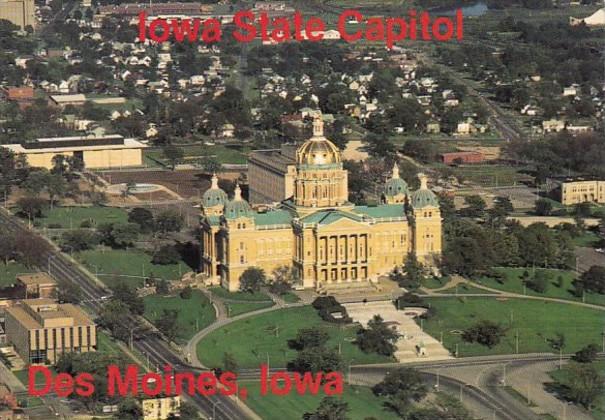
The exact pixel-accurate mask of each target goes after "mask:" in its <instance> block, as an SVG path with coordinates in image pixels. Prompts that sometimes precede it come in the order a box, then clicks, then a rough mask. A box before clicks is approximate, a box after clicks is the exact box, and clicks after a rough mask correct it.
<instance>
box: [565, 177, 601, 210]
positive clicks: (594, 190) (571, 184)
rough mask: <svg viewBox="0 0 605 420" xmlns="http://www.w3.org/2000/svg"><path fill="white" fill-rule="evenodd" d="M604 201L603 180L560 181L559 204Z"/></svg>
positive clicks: (569, 204) (567, 204) (568, 204)
mask: <svg viewBox="0 0 605 420" xmlns="http://www.w3.org/2000/svg"><path fill="white" fill-rule="evenodd" d="M579 203H600V204H603V203H605V181H599V180H594V181H585V180H578V181H568V182H563V183H561V204H564V205H566V206H571V205H574V204H579Z"/></svg>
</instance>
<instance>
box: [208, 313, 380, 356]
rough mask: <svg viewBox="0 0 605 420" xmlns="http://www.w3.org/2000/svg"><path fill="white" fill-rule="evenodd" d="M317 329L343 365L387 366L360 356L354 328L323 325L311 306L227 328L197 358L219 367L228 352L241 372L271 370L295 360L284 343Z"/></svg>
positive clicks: (216, 333)
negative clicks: (265, 367)
mask: <svg viewBox="0 0 605 420" xmlns="http://www.w3.org/2000/svg"><path fill="white" fill-rule="evenodd" d="M311 326H319V327H322V328H325V329H326V331H327V332H328V333H329V334H330V337H331V338H330V341H329V342H328V345H330V346H332V347H337V346H338V344H339V343H340V344H341V346H342V347H341V349H342V355H343V358H344V360H345V361H351V360H353V362H354V363H355V364H364V363H380V362H389V361H392V360H391V359H389V358H387V357H383V356H378V355H375V354H365V353H362V352H361V351H360V350H359V348H358V347H357V346H355V345H354V344H352V341H353V340H354V337H355V333H356V331H357V329H358V327H357V326H356V325H352V326H345V327H340V326H338V325H336V324H331V323H327V322H324V321H323V320H322V319H321V318H320V317H319V315H317V312H316V311H315V309H313V308H312V307H311V306H304V307H298V308H288V309H281V310H276V311H272V312H268V313H265V314H260V315H256V316H253V317H250V318H247V319H242V320H239V321H236V322H234V323H232V324H229V325H227V326H225V327H223V328H220V329H218V330H216V331H213V332H212V333H210V334H209V335H208V336H207V337H206V338H204V339H203V340H202V341H201V342H200V343H199V344H198V347H197V354H198V357H199V359H200V361H202V363H204V364H205V365H206V366H212V367H215V366H221V365H222V359H223V354H224V353H225V352H230V353H232V354H233V355H234V356H235V359H236V360H237V363H238V364H239V366H240V367H242V368H257V367H258V366H259V365H260V364H261V363H266V361H267V354H268V355H269V359H270V360H269V363H270V365H271V366H273V367H277V366H282V367H283V366H286V363H287V362H288V361H290V360H292V359H293V358H294V357H295V356H296V351H294V350H291V349H290V348H289V347H288V344H287V342H288V340H289V339H292V338H294V337H295V336H296V333H297V332H298V330H299V329H301V328H308V327H311Z"/></svg>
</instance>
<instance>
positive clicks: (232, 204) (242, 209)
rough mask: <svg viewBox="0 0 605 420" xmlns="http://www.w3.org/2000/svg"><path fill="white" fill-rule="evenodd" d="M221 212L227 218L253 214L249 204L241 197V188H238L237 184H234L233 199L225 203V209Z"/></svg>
mask: <svg viewBox="0 0 605 420" xmlns="http://www.w3.org/2000/svg"><path fill="white" fill-rule="evenodd" d="M223 214H224V215H225V217H226V218H227V219H237V218H239V217H253V216H254V211H252V208H251V207H250V204H248V202H247V201H246V200H244V199H243V198H242V190H241V189H240V188H239V185H236V186H235V195H234V196H233V200H229V201H228V202H227V204H225V211H224V212H223Z"/></svg>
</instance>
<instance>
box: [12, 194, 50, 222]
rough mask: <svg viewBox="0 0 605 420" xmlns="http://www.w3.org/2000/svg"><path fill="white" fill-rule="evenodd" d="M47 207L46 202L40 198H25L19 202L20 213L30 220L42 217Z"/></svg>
mask: <svg viewBox="0 0 605 420" xmlns="http://www.w3.org/2000/svg"><path fill="white" fill-rule="evenodd" d="M45 206H46V200H44V199H43V198H40V197H32V196H25V197H21V198H20V199H19V200H17V208H18V209H19V212H20V213H21V214H23V215H25V216H27V218H29V219H30V220H33V219H35V218H36V217H41V216H42V209H44V207H45Z"/></svg>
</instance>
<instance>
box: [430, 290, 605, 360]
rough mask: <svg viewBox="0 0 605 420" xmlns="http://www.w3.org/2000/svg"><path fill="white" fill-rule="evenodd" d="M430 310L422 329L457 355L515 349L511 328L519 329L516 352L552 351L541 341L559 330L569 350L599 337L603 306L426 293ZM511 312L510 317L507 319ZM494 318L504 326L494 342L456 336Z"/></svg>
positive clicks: (513, 332)
mask: <svg viewBox="0 0 605 420" xmlns="http://www.w3.org/2000/svg"><path fill="white" fill-rule="evenodd" d="M427 300H428V301H429V302H430V303H431V307H432V308H434V309H435V310H436V314H435V316H433V317H432V318H430V319H429V320H427V321H425V322H424V328H425V330H426V331H427V332H428V333H429V334H431V335H432V336H433V337H436V338H439V335H440V333H441V332H443V333H444V334H443V340H444V345H445V346H446V347H447V348H448V349H450V350H451V351H454V349H455V347H456V344H458V350H459V355H460V356H481V355H490V354H510V353H515V334H516V333H517V332H518V334H519V353H533V352H552V351H553V350H552V348H551V347H550V346H549V345H548V342H547V341H546V340H547V339H548V338H552V337H554V336H555V334H557V333H561V334H564V335H565V341H566V346H565V348H564V351H565V352H566V353H573V352H575V351H577V350H579V349H580V348H582V347H584V346H585V345H587V344H589V343H600V342H601V331H602V326H603V315H604V312H603V311H599V310H596V309H588V308H583V307H579V306H574V305H570V304H563V303H553V302H536V301H528V300H524V299H496V298H489V299H488V298H472V297H469V298H465V297H458V298H453V297H452V298H427ZM511 318H512V323H511ZM484 319H487V320H490V321H494V322H498V323H500V324H501V325H503V326H504V327H506V328H507V332H506V336H505V337H503V338H502V340H501V341H500V343H499V344H498V345H497V346H495V347H493V348H491V349H489V348H487V347H484V346H481V345H480V344H476V343H467V342H465V341H463V340H462V337H461V331H462V330H464V329H466V328H468V327H471V326H473V325H475V324H476V323H477V322H478V321H480V320H484Z"/></svg>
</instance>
